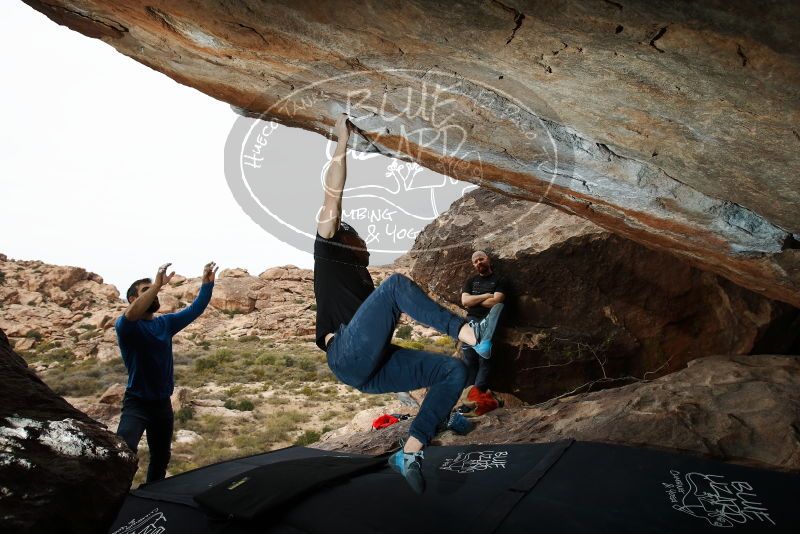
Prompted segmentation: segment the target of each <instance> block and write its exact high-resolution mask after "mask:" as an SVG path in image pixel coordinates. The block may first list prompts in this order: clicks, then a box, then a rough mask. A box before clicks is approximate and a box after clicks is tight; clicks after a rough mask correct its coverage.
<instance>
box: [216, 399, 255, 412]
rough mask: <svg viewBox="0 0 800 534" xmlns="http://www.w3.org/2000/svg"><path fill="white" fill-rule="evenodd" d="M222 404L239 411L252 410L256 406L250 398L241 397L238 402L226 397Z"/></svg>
mask: <svg viewBox="0 0 800 534" xmlns="http://www.w3.org/2000/svg"><path fill="white" fill-rule="evenodd" d="M223 406H225V408H227V409H229V410H238V411H240V412H252V411H253V410H254V409H255V408H256V405H255V404H253V401H251V400H250V399H242V400H240V401H239V402H236V401H235V400H233V399H228V400H226V401H225V404H224V405H223Z"/></svg>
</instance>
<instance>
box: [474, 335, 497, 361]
mask: <svg viewBox="0 0 800 534" xmlns="http://www.w3.org/2000/svg"><path fill="white" fill-rule="evenodd" d="M472 350H474V351H475V352H477V353H478V356H480V357H481V358H483V359H484V360H488V359H489V358H491V357H492V342H491V340H488V339H484V340H483V341H481V342H480V343H478V344H477V345H475V346H474V347H472Z"/></svg>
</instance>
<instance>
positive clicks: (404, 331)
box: [395, 324, 414, 339]
mask: <svg viewBox="0 0 800 534" xmlns="http://www.w3.org/2000/svg"><path fill="white" fill-rule="evenodd" d="M413 330H414V329H413V328H412V327H411V325H410V324H404V325H400V326H399V327H398V328H397V331H396V332H395V336H397V337H399V338H400V339H411V332H412V331H413Z"/></svg>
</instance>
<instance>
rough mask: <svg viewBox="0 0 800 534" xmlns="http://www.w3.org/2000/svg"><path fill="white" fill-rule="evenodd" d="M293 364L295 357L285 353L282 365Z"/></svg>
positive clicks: (292, 365)
mask: <svg viewBox="0 0 800 534" xmlns="http://www.w3.org/2000/svg"><path fill="white" fill-rule="evenodd" d="M294 364H295V359H294V358H293V357H292V356H288V355H287V356H286V357H284V359H283V365H285V366H286V367H294Z"/></svg>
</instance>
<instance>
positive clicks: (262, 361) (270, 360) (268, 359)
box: [256, 354, 277, 365]
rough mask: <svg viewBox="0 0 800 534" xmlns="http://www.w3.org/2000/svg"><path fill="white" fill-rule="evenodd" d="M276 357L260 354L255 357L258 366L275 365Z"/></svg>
mask: <svg viewBox="0 0 800 534" xmlns="http://www.w3.org/2000/svg"><path fill="white" fill-rule="evenodd" d="M276 359H277V358H276V357H275V355H274V354H260V355H258V357H256V363H257V364H258V365H275V361H276Z"/></svg>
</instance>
